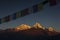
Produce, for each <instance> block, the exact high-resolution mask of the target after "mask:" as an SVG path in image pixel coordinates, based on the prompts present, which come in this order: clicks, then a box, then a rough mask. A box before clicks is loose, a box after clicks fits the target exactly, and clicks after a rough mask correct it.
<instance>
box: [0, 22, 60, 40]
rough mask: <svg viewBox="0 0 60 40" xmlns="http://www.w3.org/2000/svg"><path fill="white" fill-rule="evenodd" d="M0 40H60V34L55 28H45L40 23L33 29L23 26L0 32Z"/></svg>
mask: <svg viewBox="0 0 60 40" xmlns="http://www.w3.org/2000/svg"><path fill="white" fill-rule="evenodd" d="M0 40H60V32H56V31H55V29H54V28H52V27H49V28H45V27H43V26H42V25H41V24H40V23H35V24H34V25H33V26H32V27H30V26H29V25H27V24H22V25H19V26H17V27H16V28H12V29H6V30H0Z"/></svg>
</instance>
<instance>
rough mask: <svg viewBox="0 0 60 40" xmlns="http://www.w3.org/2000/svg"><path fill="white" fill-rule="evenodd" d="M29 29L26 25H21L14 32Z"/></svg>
mask: <svg viewBox="0 0 60 40" xmlns="http://www.w3.org/2000/svg"><path fill="white" fill-rule="evenodd" d="M30 28H31V27H30V26H29V25H27V24H21V25H19V26H17V27H16V30H27V29H30Z"/></svg>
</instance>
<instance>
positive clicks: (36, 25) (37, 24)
mask: <svg viewBox="0 0 60 40" xmlns="http://www.w3.org/2000/svg"><path fill="white" fill-rule="evenodd" d="M33 27H34V28H36V29H37V28H41V29H45V28H44V27H43V26H42V25H41V24H40V23H38V22H36V23H35V24H34V25H33Z"/></svg>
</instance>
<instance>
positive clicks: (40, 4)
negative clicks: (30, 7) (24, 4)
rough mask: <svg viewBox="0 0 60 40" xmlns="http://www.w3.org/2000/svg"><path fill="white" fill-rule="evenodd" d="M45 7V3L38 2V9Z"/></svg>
mask: <svg viewBox="0 0 60 40" xmlns="http://www.w3.org/2000/svg"><path fill="white" fill-rule="evenodd" d="M42 9H43V4H42V3H39V4H38V11H40V10H42Z"/></svg>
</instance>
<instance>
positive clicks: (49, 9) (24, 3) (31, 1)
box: [0, 0, 60, 31]
mask: <svg viewBox="0 0 60 40" xmlns="http://www.w3.org/2000/svg"><path fill="white" fill-rule="evenodd" d="M43 1H44V0H0V18H2V17H5V16H7V15H11V14H13V13H15V12H17V11H20V10H23V9H25V8H30V7H32V6H33V5H35V4H37V3H40V2H43ZM36 22H39V23H40V24H42V25H43V26H44V27H54V28H55V29H56V30H58V31H60V3H59V2H58V3H57V5H55V6H49V3H47V4H46V5H45V6H44V8H43V10H41V11H39V12H36V13H35V14H30V15H27V16H24V17H21V18H18V19H16V20H12V21H9V22H6V23H3V24H0V29H7V28H15V27H17V26H19V25H21V24H28V25H31V26H32V25H33V24H35V23H36Z"/></svg>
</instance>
